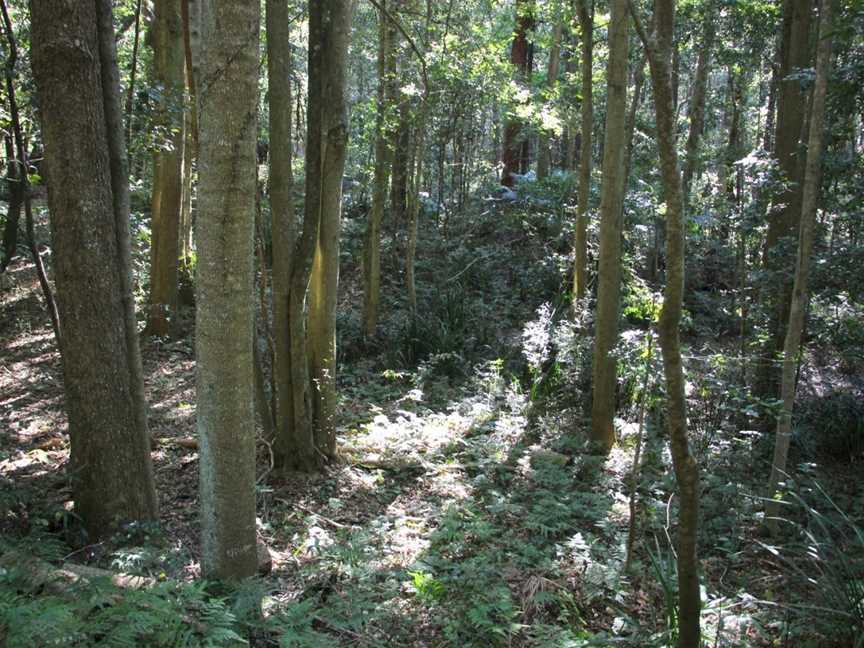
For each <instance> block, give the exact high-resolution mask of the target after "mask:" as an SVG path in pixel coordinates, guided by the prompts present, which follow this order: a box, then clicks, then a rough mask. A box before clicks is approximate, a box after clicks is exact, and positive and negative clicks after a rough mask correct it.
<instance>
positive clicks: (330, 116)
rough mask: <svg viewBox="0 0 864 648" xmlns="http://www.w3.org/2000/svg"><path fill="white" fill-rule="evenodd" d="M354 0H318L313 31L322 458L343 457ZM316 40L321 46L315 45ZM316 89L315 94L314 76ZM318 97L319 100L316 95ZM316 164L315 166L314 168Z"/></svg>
mask: <svg viewBox="0 0 864 648" xmlns="http://www.w3.org/2000/svg"><path fill="white" fill-rule="evenodd" d="M351 8H352V3H351V2H350V1H349V0H326V1H325V0H312V1H311V2H310V5H309V32H310V35H312V34H315V35H317V36H318V38H319V39H320V40H318V41H313V42H318V43H320V48H318V50H317V51H315V50H314V49H313V55H312V56H310V59H309V76H310V92H309V101H310V104H309V105H310V109H309V115H310V116H309V121H310V124H311V121H312V118H311V115H312V112H313V107H314V110H315V112H319V113H320V117H319V118H318V120H319V121H318V124H319V127H318V128H317V129H316V131H313V130H312V128H311V126H310V130H309V134H308V138H307V139H308V149H309V150H311V149H313V148H319V149H320V153H319V155H318V156H316V157H318V160H320V162H319V164H318V165H317V166H314V165H312V164H310V163H309V162H310V160H309V158H308V157H307V164H306V169H307V171H306V199H307V201H308V202H307V206H306V209H307V210H314V211H317V213H318V215H319V216H318V221H319V223H320V226H319V228H318V240H317V245H316V248H315V257H314V261H313V264H312V275H311V278H310V282H309V349H308V352H309V373H310V377H311V379H312V384H313V388H312V404H313V407H312V414H313V428H314V439H315V449H316V452H317V455H318V457H319V458H320V460H321V461H332V460H334V459H335V458H336V409H337V395H336V297H337V289H338V285H339V231H340V227H341V218H342V174H343V171H344V168H345V157H346V153H347V144H348V111H347V106H346V104H345V85H346V78H345V76H346V67H347V58H348V41H349V38H350V34H351ZM313 47H314V46H313ZM313 75H316V76H319V77H320V78H319V79H318V81H317V84H316V85H317V86H318V87H317V91H316V94H315V95H314V97H313V94H312V90H311V88H312V79H311V78H312V76H313ZM313 99H314V101H313ZM312 169H315V171H314V172H313V171H312Z"/></svg>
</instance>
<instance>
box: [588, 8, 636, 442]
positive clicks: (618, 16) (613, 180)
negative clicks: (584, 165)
mask: <svg viewBox="0 0 864 648" xmlns="http://www.w3.org/2000/svg"><path fill="white" fill-rule="evenodd" d="M628 23H629V18H628V16H627V0H613V2H612V6H611V18H610V23H609V67H608V84H607V96H608V99H607V101H606V135H605V138H604V145H603V187H602V196H601V202H600V260H599V269H598V275H597V284H598V288H597V314H596V317H595V328H594V360H593V369H592V380H593V382H592V384H593V398H592V402H591V438H592V439H593V440H594V441H596V442H597V443H598V444H599V445H600V446H601V448H602V449H603V450H604V451H605V452H608V451H609V450H610V449H611V448H612V445H613V444H614V443H615V428H614V424H613V419H614V417H615V384H616V381H615V368H616V365H617V361H616V359H615V356H614V349H615V345H616V344H617V342H618V307H619V305H618V301H619V294H620V283H621V218H620V216H621V204H622V201H623V197H624V196H623V195H624V149H625V147H626V141H625V130H626V129H625V121H626V112H627V50H628V31H629V28H628Z"/></svg>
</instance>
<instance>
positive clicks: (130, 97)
mask: <svg viewBox="0 0 864 648" xmlns="http://www.w3.org/2000/svg"><path fill="white" fill-rule="evenodd" d="M140 41H141V0H138V1H137V3H136V4H135V38H134V40H133V41H132V63H131V64H130V68H129V87H128V88H127V89H126V110H125V112H126V130H125V142H126V150H127V151H128V150H129V143H130V142H131V140H132V107H133V105H134V102H135V77H136V75H137V74H138V44H139V43H140Z"/></svg>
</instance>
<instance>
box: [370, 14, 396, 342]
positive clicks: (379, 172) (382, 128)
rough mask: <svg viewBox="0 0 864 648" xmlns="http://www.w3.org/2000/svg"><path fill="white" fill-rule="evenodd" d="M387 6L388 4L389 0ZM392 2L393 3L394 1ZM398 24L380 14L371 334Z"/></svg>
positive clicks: (375, 318) (374, 320)
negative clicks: (394, 24)
mask: <svg viewBox="0 0 864 648" xmlns="http://www.w3.org/2000/svg"><path fill="white" fill-rule="evenodd" d="M382 1H384V5H383V6H384V7H385V8H386V6H387V5H386V0H382ZM391 6H392V5H391ZM396 38H397V32H396V28H395V27H394V26H393V24H392V22H391V21H390V20H389V19H388V17H387V15H386V14H385V12H384V11H383V10H382V11H379V16H378V108H377V115H376V118H375V175H374V178H373V181H372V184H373V186H372V209H371V210H370V211H369V220H368V221H367V224H366V244H365V248H364V253H363V298H364V300H363V330H364V332H365V334H366V335H367V336H369V337H372V336H373V335H375V330H376V329H377V327H378V308H379V306H380V301H381V220H382V217H383V214H384V204H385V202H386V200H387V185H388V183H389V181H390V167H391V164H392V161H393V134H394V129H393V126H392V125H391V123H390V122H392V120H393V115H392V114H391V112H392V111H391V108H392V106H393V102H394V100H395V94H396V83H397V78H396Z"/></svg>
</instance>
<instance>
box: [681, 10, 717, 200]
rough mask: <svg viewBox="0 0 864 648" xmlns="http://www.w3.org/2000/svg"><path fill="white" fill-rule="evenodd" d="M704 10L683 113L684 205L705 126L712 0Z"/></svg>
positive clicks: (712, 25)
mask: <svg viewBox="0 0 864 648" xmlns="http://www.w3.org/2000/svg"><path fill="white" fill-rule="evenodd" d="M704 10H705V15H704V17H703V19H702V43H701V44H700V46H699V54H698V55H697V57H696V73H695V76H694V77H693V91H692V95H691V97H690V106H689V108H688V113H687V116H688V117H689V118H690V129H689V130H688V133H687V145H686V153H685V156H684V168H683V171H682V182H683V185H684V205H685V206H686V205H688V204H689V202H690V189H691V186H692V183H693V175H694V173H695V172H696V164H697V162H698V159H699V144H700V141H701V139H702V131H703V130H704V129H705V95H706V94H707V90H708V72H709V71H710V67H711V50H712V48H713V47H714V35H715V31H716V16H715V15H714V14H715V9H714V2H713V0H712V1H710V2H708V3H707V4H706V6H705V9H704Z"/></svg>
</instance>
